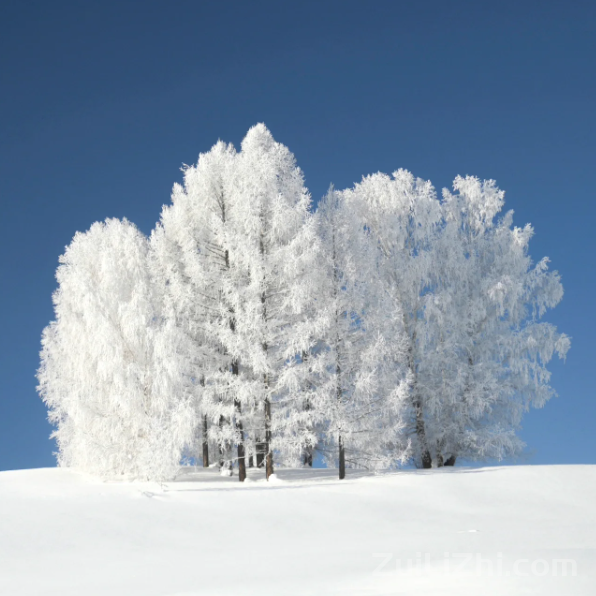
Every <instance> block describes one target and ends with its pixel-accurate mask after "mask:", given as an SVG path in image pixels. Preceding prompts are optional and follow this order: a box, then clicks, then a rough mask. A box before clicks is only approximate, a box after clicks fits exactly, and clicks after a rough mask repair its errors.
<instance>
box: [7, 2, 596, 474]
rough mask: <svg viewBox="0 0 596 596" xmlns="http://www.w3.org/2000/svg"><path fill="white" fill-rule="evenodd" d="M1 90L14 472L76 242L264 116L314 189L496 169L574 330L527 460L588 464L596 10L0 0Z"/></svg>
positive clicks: (40, 432) (152, 213) (142, 216)
mask: <svg viewBox="0 0 596 596" xmlns="http://www.w3.org/2000/svg"><path fill="white" fill-rule="evenodd" d="M0 86H1V89H2V92H1V93H0V123H1V128H0V130H1V134H0V207H1V210H0V276H1V277H0V280H1V282H0V313H2V314H1V327H0V470H2V469H14V468H31V467H39V466H50V465H54V458H53V455H52V451H53V450H54V448H55V447H54V445H53V444H52V442H51V441H50V440H49V439H48V436H49V434H50V432H51V427H50V426H49V424H48V423H47V421H46V412H45V408H44V406H43V404H42V402H41V400H40V399H39V397H38V396H37V394H36V391H35V385H36V380H35V371H36V369H37V366H38V362H39V357H38V352H39V341H40V335H41V331H42V329H43V327H44V326H45V325H46V324H47V323H48V322H49V321H50V320H51V318H52V304H51V294H52V291H53V290H54V289H55V286H56V284H55V280H54V272H55V268H56V265H57V259H58V256H59V255H60V254H61V253H62V252H63V250H64V247H65V245H67V244H68V243H69V242H70V240H71V239H72V236H73V235H74V233H75V232H76V231H77V230H86V229H87V228H88V227H89V226H90V225H91V224H92V223H93V222H94V221H96V220H103V219H105V218H106V217H127V218H129V219H130V220H132V221H134V222H135V223H136V224H137V225H139V227H140V228H141V229H142V230H143V231H144V232H146V233H148V232H150V230H151V228H152V227H153V225H154V223H155V221H156V220H157V218H158V216H159V212H160V209H161V206H162V204H164V203H167V202H168V201H169V193H170V190H171V186H172V184H173V183H174V182H176V181H179V180H180V179H181V172H180V166H181V165H182V164H183V163H187V164H190V163H194V162H195V161H196V159H197V156H198V154H199V152H201V151H206V150H208V149H209V148H210V147H211V146H212V145H213V144H214V143H215V142H216V141H217V139H218V138H221V139H224V140H226V141H229V142H233V143H234V144H236V145H238V144H239V142H240V140H241V139H242V137H243V135H244V134H245V132H246V131H247V130H248V128H249V127H250V126H251V125H253V124H255V123H256V122H265V123H266V124H267V126H268V127H269V128H270V130H271V131H272V133H273V135H274V136H275V137H276V139H277V140H279V141H281V142H283V143H284V144H286V145H288V146H289V148H290V149H291V150H292V151H293V152H294V154H295V155H296V158H297V160H298V164H299V165H300V167H301V168H302V169H303V170H304V172H305V176H306V182H307V185H308V186H309V188H310V190H311V192H312V195H313V198H314V199H315V200H316V199H318V198H320V196H321V195H322V194H323V193H324V192H325V190H326V189H327V187H328V185H329V183H330V182H333V183H334V184H335V186H336V187H338V188H344V187H347V186H351V185H352V184H353V183H354V182H356V181H358V180H360V179H361V177H362V176H363V175H365V174H369V173H372V172H375V171H379V170H380V171H385V172H392V171H394V170H395V169H397V168H399V167H404V168H407V169H409V170H411V171H412V172H413V173H414V174H415V175H417V176H420V177H423V178H427V179H430V180H432V181H433V183H434V184H435V186H436V187H437V188H439V189H440V188H442V187H444V186H449V185H450V184H451V181H452V180H453V178H454V177H455V176H456V175H457V174H462V175H466V174H473V175H476V176H479V177H481V178H494V179H496V180H497V182H498V184H499V186H500V187H501V188H504V189H505V190H506V191H507V194H506V201H507V203H506V206H507V208H510V209H514V210H515V218H514V220H515V223H516V224H517V225H523V224H525V223H526V222H531V223H532V224H533V225H534V227H535V230H536V235H535V238H534V239H533V241H532V243H531V254H532V256H533V257H534V258H535V260H538V259H539V258H541V257H542V256H544V255H548V256H549V257H550V258H551V260H552V267H553V268H554V269H557V270H559V272H560V273H561V275H562V279H563V284H564V287H565V297H564V299H563V302H562V303H561V304H560V305H559V306H558V307H557V308H556V309H555V310H554V311H552V312H551V313H550V314H549V316H548V320H549V321H551V322H553V323H554V324H556V325H557V326H558V327H559V329H560V330H561V331H564V332H565V333H567V334H569V335H570V336H571V337H572V341H573V343H572V348H571V351H570V353H569V355H568V358H567V362H566V363H565V364H559V363H555V364H554V365H553V366H552V370H553V378H552V382H553V385H554V387H555V388H556V389H557V391H558V393H559V397H558V398H556V399H553V400H551V401H550V402H549V403H548V404H547V405H546V407H545V408H544V409H543V410H534V411H532V412H530V413H529V414H528V415H527V417H526V419H525V421H524V429H523V432H522V437H523V438H524V439H525V441H526V442H527V443H528V449H527V452H526V453H525V454H524V456H523V458H522V459H521V461H523V462H529V463H596V432H595V431H594V424H595V423H596V404H595V401H596V399H595V398H596V395H595V389H594V388H595V383H594V369H595V367H596V347H595V342H594V337H595V336H596V317H595V316H594V310H593V304H594V302H595V295H596V283H595V281H594V277H595V273H596V258H595V255H596V234H595V233H594V231H593V227H594V222H595V220H596V206H595V200H594V197H593V194H594V191H593V188H594V180H593V178H594V176H593V174H594V171H595V165H596V159H595V158H596V110H595V107H596V3H594V2H582V1H574V2H571V3H569V2H562V1H561V2H548V1H544V0H543V1H540V2H534V1H529V0H526V1H524V2H506V1H501V2H495V3H488V2H457V1H454V2H434V1H422V2H402V1H397V0H391V1H382V0H377V1H375V2H372V3H365V2H363V1H358V2H352V1H349V0H341V1H327V0H317V1H310V0H309V1H305V0H301V1H300V2H265V1H263V2H261V1H255V2H240V1H230V2H225V3H223V2H221V3H219V2H210V3H207V2H203V3H201V2H196V1H192V2H185V1H180V2H153V1H150V0H148V1H143V2H126V1H119V2H111V1H107V0H105V1H103V2H61V1H59V0H57V1H56V2H12V3H10V2H3V3H2V5H1V6H0Z"/></svg>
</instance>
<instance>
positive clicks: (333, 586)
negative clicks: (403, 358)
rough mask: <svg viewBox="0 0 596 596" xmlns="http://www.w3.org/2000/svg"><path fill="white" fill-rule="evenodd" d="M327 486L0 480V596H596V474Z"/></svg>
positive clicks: (54, 473)
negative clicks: (421, 595)
mask: <svg viewBox="0 0 596 596" xmlns="http://www.w3.org/2000/svg"><path fill="white" fill-rule="evenodd" d="M253 473H254V475H253ZM335 474H336V472H335V471H328V470H315V471H312V472H311V471H306V470H291V471H281V472H280V473H279V478H278V480H277V481H275V482H269V483H267V482H265V481H264V480H263V479H262V472H261V471H260V470H259V471H254V470H251V475H250V477H249V481H248V482H247V483H246V484H245V485H240V484H239V483H238V482H237V479H234V478H222V477H220V476H219V475H217V473H216V472H215V471H211V470H208V471H202V470H201V471H198V472H196V473H195V472H191V473H187V474H185V475H184V476H183V479H182V480H180V481H178V482H171V483H167V484H165V485H158V484H154V483H152V484H149V483H147V484H141V483H123V484H115V483H112V484H104V483H100V482H98V481H96V480H93V479H89V478H86V477H83V476H80V475H77V474H75V473H73V472H69V471H66V470H62V469H39V470H23V471H14V472H2V473H0V530H1V531H0V594H3V595H4V594H6V595H10V596H20V595H27V596H32V595H58V594H59V595H60V596H69V595H72V596H75V595H76V596H95V595H109V596H137V595H138V596H197V595H208V596H218V595H229V596H243V595H248V594H251V595H257V594H258V595H259V596H266V595H272V596H286V595H294V594H296V595H298V594H300V595H315V594H317V595H318V594H325V595H327V594H335V595H338V596H339V595H341V596H348V595H361V596H376V595H384V596H387V595H390V594H391V595H392V594H408V595H411V594H415V595H418V594H425V595H432V596H441V595H454V596H455V595H457V596H463V595H470V596H472V595H473V596H484V595H493V594H499V595H503V596H505V595H506V596H514V595H517V594H540V595H545V594H548V595H550V594H552V595H557V596H560V595H565V596H578V595H586V596H588V595H590V596H592V595H593V594H596V512H595V511H596V510H595V508H594V504H595V503H596V466H541V467H538V466H536V467H532V466H520V467H507V468H506V467H501V468H484V469H458V468H455V469H452V470H445V471H441V470H432V471H424V472H423V471H404V472H400V473H396V474H391V475H385V476H370V475H366V474H357V473H354V472H352V473H351V474H350V473H348V478H347V479H346V480H344V481H342V482H341V483H340V482H339V481H337V480H335ZM400 561H401V569H398V565H399V562H400Z"/></svg>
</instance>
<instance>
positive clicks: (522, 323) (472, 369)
mask: <svg viewBox="0 0 596 596" xmlns="http://www.w3.org/2000/svg"><path fill="white" fill-rule="evenodd" d="M454 190H455V193H453V194H452V193H450V192H449V191H447V190H445V191H444V193H443V195H444V201H443V210H444V218H445V225H444V229H443V230H442V234H441V238H440V240H439V241H438V243H437V248H438V250H437V251H436V255H437V256H436V258H437V259H438V260H439V262H440V265H441V266H440V268H439V271H440V275H439V277H438V279H437V281H436V285H435V287H434V292H435V295H434V297H433V300H432V302H431V303H429V305H428V308H427V310H426V311H425V316H426V317H427V319H428V320H429V323H430V324H429V329H431V333H430V334H429V336H428V337H427V340H428V343H429V345H430V346H432V347H433V348H434V349H435V353H434V356H433V357H429V358H426V359H425V360H424V361H422V362H421V365H420V378H421V379H422V385H423V388H424V391H425V394H426V396H427V398H426V400H427V403H428V404H429V407H430V409H431V411H432V417H431V418H432V421H431V423H430V424H429V425H428V426H429V429H428V433H429V435H431V436H432V440H431V441H430V444H431V449H433V450H434V456H435V461H436V463H437V465H442V464H443V462H444V463H446V464H448V465H449V464H451V465H452V464H453V463H455V460H456V458H457V457H473V458H478V457H497V458H502V457H504V456H506V455H509V454H513V453H516V452H517V451H519V450H520V449H521V447H522V446H523V443H522V442H521V441H520V439H519V438H518V437H517V435H516V431H517V430H518V429H519V425H520V421H521V417H522V414H523V413H524V412H525V411H527V410H528V408H529V407H530V406H534V407H541V406H543V405H544V403H545V402H546V401H547V400H548V399H549V397H550V396H551V395H553V394H554V391H553V389H552V388H551V387H550V385H549V379H550V373H549V372H548V370H547V369H546V365H547V364H548V362H549V361H550V360H551V358H552V357H553V355H554V354H555V353H556V354H558V355H559V357H564V356H565V354H566V352H567V350H568V348H569V339H568V338H567V336H565V335H564V334H560V333H558V332H557V330H556V328H555V327H554V326H553V325H551V324H549V323H544V322H540V318H541V317H542V316H543V315H544V313H545V312H546V310H547V309H548V308H552V307H554V306H556V304H557V303H558V302H559V301H560V300H561V298H562V296H563V288H562V285H561V283H560V279H559V276H558V274H557V272H549V271H548V259H546V258H545V259H542V260H541V261H540V262H538V263H537V264H536V265H533V263H532V261H531V259H530V257H529V256H528V243H529V241H530V238H531V237H532V234H533V230H532V228H531V226H529V225H527V226H526V227H525V228H523V229H520V228H516V227H512V215H513V213H512V212H509V213H506V214H505V215H504V217H502V218H501V219H497V216H498V215H499V213H500V212H501V210H502V208H503V204H504V193H503V192H502V191H500V190H499V189H498V188H497V187H496V185H495V183H494V181H492V180H488V181H484V182H481V181H480V180H478V179H477V178H474V177H466V178H461V177H458V178H456V179H455V182H454Z"/></svg>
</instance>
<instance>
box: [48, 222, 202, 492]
mask: <svg viewBox="0 0 596 596" xmlns="http://www.w3.org/2000/svg"><path fill="white" fill-rule="evenodd" d="M147 254H148V243H147V239H146V238H145V237H144V236H143V235H142V234H141V233H140V232H139V231H138V230H137V229H136V228H135V227H134V226H133V225H132V224H130V223H129V222H128V221H126V220H123V221H120V220H116V219H108V220H106V222H105V223H95V224H94V225H93V226H92V227H91V228H90V229H89V231H88V232H86V233H77V234H76V235H75V237H74V239H73V241H72V242H71V244H70V245H69V246H68V247H67V249H66V252H65V253H64V255H62V256H61V257H60V266H59V267H58V270H57V274H56V277H57V279H58V283H59V287H58V289H57V290H56V292H55V294H54V297H53V298H54V307H55V314H56V320H55V321H53V322H52V323H50V325H49V326H48V327H47V328H46V329H45V331H44V334H43V340H42V348H43V349H42V353H41V367H40V369H39V371H38V378H39V391H40V393H41V396H42V397H43V399H44V401H45V403H46V404H47V406H48V408H49V411H50V414H49V417H50V420H51V421H52V422H53V423H54V424H55V425H56V426H57V429H56V431H55V432H54V436H55V438H56V440H57V444H58V449H59V452H58V462H59V464H60V465H62V466H67V467H73V468H76V469H79V470H81V471H84V472H89V473H92V474H96V475H98V476H101V477H103V478H119V477H128V478H142V479H156V480H162V479H167V478H171V477H173V476H174V475H175V474H176V472H177V470H178V466H179V462H180V457H181V453H182V451H183V449H184V447H185V445H186V444H187V443H188V442H189V440H190V438H191V433H192V430H193V426H194V420H193V418H194V414H193V408H192V402H191V396H190V395H188V394H187V393H186V392H185V391H184V388H183V387H181V386H180V383H179V379H180V376H181V374H184V372H185V371H184V370H181V363H183V362H184V359H180V358H179V357H178V356H179V355H181V354H183V353H184V351H185V350H186V344H185V338H184V337H183V336H181V335H180V334H179V333H178V330H177V329H176V327H175V326H174V325H173V324H172V321H171V320H170V319H167V318H165V317H163V315H162V304H160V301H159V298H158V296H157V294H156V293H155V289H154V285H153V282H152V278H151V274H150V269H149V264H148V258H147Z"/></svg>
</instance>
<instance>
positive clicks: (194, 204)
mask: <svg viewBox="0 0 596 596" xmlns="http://www.w3.org/2000/svg"><path fill="white" fill-rule="evenodd" d="M235 163H236V152H235V150H234V148H233V147H232V146H230V145H226V144H225V143H223V142H221V141H220V142H218V143H217V144H216V145H215V146H214V147H213V148H212V149H211V151H209V152H207V153H204V154H201V155H200V156H199V160H198V163H197V165H196V166H191V167H186V168H185V170H184V183H183V185H180V184H175V185H174V189H173V192H172V203H171V205H168V206H164V208H163V210H162V214H161V221H160V223H159V224H158V226H157V228H156V229H155V231H154V233H153V234H152V237H151V242H152V246H153V247H154V252H155V254H156V255H158V258H157V263H158V267H160V268H161V269H162V280H163V283H164V284H165V293H166V294H167V295H168V296H170V299H171V302H172V305H173V309H174V311H175V313H176V318H177V322H178V325H179V327H180V328H181V330H183V331H184V332H185V333H186V334H187V335H188V336H189V338H190V341H191V344H192V346H193V349H192V352H191V356H192V363H191V367H192V368H193V370H194V371H195V372H194V375H193V385H194V390H195V395H196V409H197V413H198V414H199V417H200V427H199V428H198V429H197V431H198V432H197V433H196V435H197V439H199V437H200V442H201V444H202V449H201V451H202V457H203V465H207V464H208V442H209V439H211V440H212V441H213V442H214V443H215V444H216V445H217V447H218V450H219V459H220V467H222V471H224V472H226V473H230V469H231V464H232V461H233V456H232V453H231V449H232V446H233V445H234V444H237V449H238V464H239V469H240V474H239V476H240V479H241V480H244V477H245V461H244V441H243V438H242V434H243V431H242V422H241V420H240V418H239V414H240V412H239V411H238V410H239V408H240V405H239V403H238V400H237V399H236V398H235V392H236V385H237V384H238V378H237V377H238V374H239V367H238V361H237V358H234V357H233V356H232V355H231V354H230V352H229V351H228V349H227V348H228V344H229V343H230V338H229V337H228V336H229V335H230V334H232V335H233V334H234V329H233V328H234V305H233V304H232V303H231V301H230V293H231V291H232V290H233V288H234V287H235V284H236V282H235V280H234V279H233V272H232V271H231V270H230V244H233V242H234V228H233V221H234V217H235V214H234V206H233V199H234V198H233V196H232V194H231V193H230V184H231V180H232V178H233V176H234V168H235ZM234 417H235V418H236V428H235V429H234V428H233V427H232V420H233V418H234ZM237 434H238V436H236V435H237ZM195 451H198V449H195Z"/></svg>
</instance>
